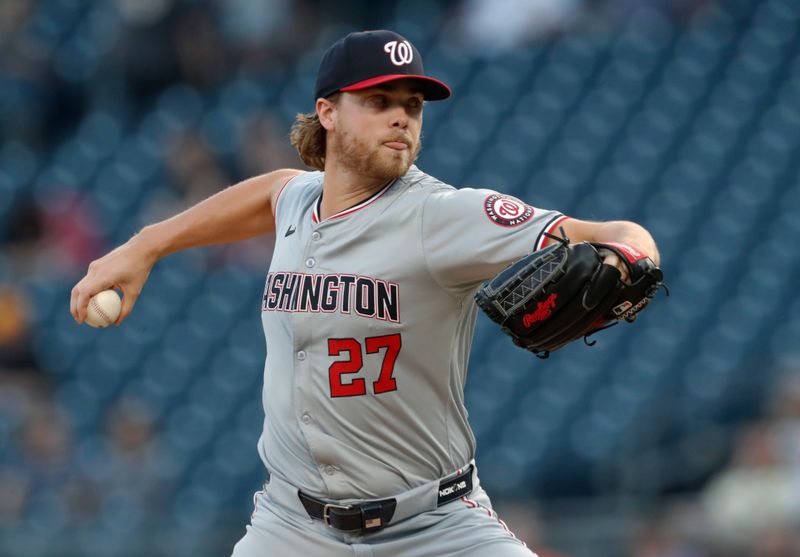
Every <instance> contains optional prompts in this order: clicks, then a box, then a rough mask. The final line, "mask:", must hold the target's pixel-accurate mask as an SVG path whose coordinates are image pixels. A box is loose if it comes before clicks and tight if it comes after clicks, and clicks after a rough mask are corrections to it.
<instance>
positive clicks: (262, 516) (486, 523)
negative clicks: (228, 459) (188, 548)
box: [231, 472, 536, 557]
mask: <svg viewBox="0 0 800 557" xmlns="http://www.w3.org/2000/svg"><path fill="white" fill-rule="evenodd" d="M473 474H474V476H473V486H474V488H473V490H472V493H471V494H469V495H468V496H466V497H463V498H461V499H456V500H455V501H451V502H450V503H447V504H445V505H442V506H441V507H438V508H436V489H437V486H438V482H437V483H436V484H432V485H431V486H428V489H427V490H422V492H421V490H419V489H417V490H412V491H415V493H411V495H410V497H412V498H418V497H422V498H424V501H423V502H422V503H423V505H427V506H428V507H429V508H430V510H427V511H424V512H420V513H418V514H415V515H413V516H411V517H408V518H405V517H403V516H402V515H403V510H402V509H403V506H405V507H406V508H408V507H414V508H418V507H419V504H420V501H419V500H416V501H412V505H408V504H405V505H404V502H403V499H401V498H399V497H398V505H397V511H396V515H395V520H394V521H393V522H392V523H390V524H389V526H387V527H385V528H384V529H382V530H379V531H377V532H374V533H368V534H348V533H343V532H339V531H338V530H335V529H333V528H330V527H328V526H327V525H325V524H324V523H323V522H322V521H321V520H315V519H312V518H310V517H309V516H308V514H307V513H306V511H305V509H304V508H303V506H302V504H301V503H300V499H299V498H298V496H297V488H295V487H293V486H291V485H290V484H288V483H287V482H285V481H283V480H281V479H278V478H276V477H273V478H272V479H271V480H270V481H269V483H268V484H266V485H265V486H264V490H263V491H259V492H258V493H256V496H255V497H254V499H255V511H254V512H253V515H252V517H251V524H249V525H247V533H246V534H245V535H244V537H243V538H242V539H241V540H239V542H238V543H237V544H236V546H234V548H233V554H232V556H231V557H536V554H535V553H533V552H531V550H529V549H528V548H527V547H526V546H525V544H523V543H522V542H521V541H519V540H518V539H517V538H516V537H514V534H512V533H511V532H510V531H509V530H508V529H507V528H506V526H505V524H503V522H502V521H501V520H500V519H499V518H498V516H497V515H496V514H495V513H494V511H493V510H492V509H491V502H490V500H489V497H488V496H487V495H486V492H485V491H484V490H483V489H482V488H481V487H480V484H479V482H478V478H477V472H474V473H473ZM406 503H408V497H406ZM398 519H399V520H398Z"/></svg>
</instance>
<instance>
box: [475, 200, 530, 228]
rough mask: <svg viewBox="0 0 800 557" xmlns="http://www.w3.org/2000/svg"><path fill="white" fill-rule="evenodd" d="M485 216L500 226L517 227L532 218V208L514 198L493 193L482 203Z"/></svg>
mask: <svg viewBox="0 0 800 557" xmlns="http://www.w3.org/2000/svg"><path fill="white" fill-rule="evenodd" d="M483 208H484V209H485V210H486V216H487V217H489V219H490V220H491V221H492V222H493V223H495V224H499V225H500V226H519V225H520V224H522V223H523V222H525V221H527V220H529V219H530V218H531V217H532V216H533V207H531V206H530V205H526V204H525V203H523V202H522V201H520V200H519V199H517V198H516V197H511V196H510V195H501V194H498V193H494V194H492V195H490V196H488V197H487V198H486V199H485V200H484V202H483Z"/></svg>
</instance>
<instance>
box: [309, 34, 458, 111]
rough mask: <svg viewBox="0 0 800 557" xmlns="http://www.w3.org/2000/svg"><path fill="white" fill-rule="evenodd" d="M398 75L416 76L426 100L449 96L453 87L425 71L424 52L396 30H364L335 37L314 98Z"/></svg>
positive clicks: (321, 66) (326, 53)
mask: <svg viewBox="0 0 800 557" xmlns="http://www.w3.org/2000/svg"><path fill="white" fill-rule="evenodd" d="M397 79H414V80H416V81H418V82H419V84H420V85H421V86H422V94H423V96H424V98H425V100H428V101H438V100H442V99H446V98H447V97H449V96H450V94H451V91H450V88H449V87H448V86H447V85H445V84H444V83H442V82H441V81H439V80H438V79H436V78H433V77H430V76H427V75H425V68H424V67H423V66H422V56H420V54H419V51H418V50H417V49H416V47H415V46H414V45H413V44H411V42H410V41H408V40H407V39H405V38H404V37H402V36H401V35H398V34H397V33H395V32H393V31H385V30H381V31H361V32H357V33H350V34H349V35H347V36H346V37H344V38H343V39H339V40H338V41H336V42H335V43H334V44H333V46H331V47H330V48H329V49H328V50H327V51H326V52H325V55H324V56H323V57H322V63H321V64H320V66H319V72H318V73H317V84H316V87H315V88H314V89H315V90H314V95H315V96H314V98H315V99H318V98H320V97H328V96H330V95H333V94H334V93H336V92H337V91H357V90H359V89H366V88H368V87H374V86H375V85H380V84H381V83H386V82H389V81H394V80H397Z"/></svg>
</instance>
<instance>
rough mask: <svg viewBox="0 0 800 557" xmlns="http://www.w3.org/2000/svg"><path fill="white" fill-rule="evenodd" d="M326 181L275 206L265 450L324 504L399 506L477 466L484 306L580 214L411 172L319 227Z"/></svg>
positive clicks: (296, 187)
mask: <svg viewBox="0 0 800 557" xmlns="http://www.w3.org/2000/svg"><path fill="white" fill-rule="evenodd" d="M323 178H324V174H323V173H322V172H307V173H304V174H301V175H299V176H297V177H295V178H293V179H291V180H290V181H289V182H288V183H287V184H286V185H285V186H284V188H283V190H282V191H281V193H280V194H279V196H278V198H277V200H276V207H275V221H276V243H275V250H274V254H273V257H272V263H271V266H270V269H269V274H268V277H267V281H266V287H265V290H264V298H263V304H262V309H263V312H262V320H263V325H264V332H265V335H266V341H267V359H266V365H265V369H264V391H263V403H264V411H265V419H264V430H263V433H262V435H261V438H260V440H259V454H260V455H261V458H262V459H263V461H264V463H265V465H266V467H267V469H268V471H269V473H270V474H272V475H276V474H277V475H278V476H279V477H281V478H282V479H284V480H285V481H287V482H289V483H290V484H292V485H294V486H297V487H299V488H301V489H303V491H305V492H307V493H309V494H311V495H315V496H318V497H322V498H326V499H337V500H338V499H372V498H380V497H386V496H392V495H394V494H397V493H401V492H404V491H406V490H408V489H411V488H413V487H415V486H418V485H421V484H423V483H425V482H429V481H431V480H433V479H436V478H440V477H443V476H445V475H446V474H449V473H452V472H453V471H454V470H456V469H458V468H460V467H462V466H464V465H465V464H466V463H468V462H469V461H470V460H471V459H472V458H473V457H474V453H475V439H474V437H473V434H472V431H471V430H470V427H469V424H468V423H467V412H466V410H465V408H464V397H463V392H464V383H465V380H466V374H467V362H468V358H469V352H470V345H471V342H472V334H473V327H474V323H475V317H476V306H475V303H474V302H473V294H474V292H475V290H476V288H477V287H478V286H480V284H481V283H482V281H484V280H486V279H488V278H490V277H492V276H494V275H495V274H496V273H498V272H499V271H500V270H502V269H503V268H504V267H505V266H506V265H507V264H509V263H510V262H512V261H514V260H516V259H518V258H520V257H522V256H523V255H525V254H527V253H530V252H531V251H533V250H535V249H538V248H539V247H541V245H542V244H543V242H544V235H543V233H544V232H545V231H551V230H554V229H555V228H556V227H557V226H558V224H559V222H560V221H561V220H562V219H563V218H565V217H563V215H561V214H560V213H557V212H553V211H547V210H542V209H538V208H534V207H531V206H529V205H526V204H524V203H523V202H521V201H519V200H517V199H515V198H513V197H510V196H507V195H502V194H499V193H497V192H494V191H491V190H486V189H455V188H453V187H451V186H449V185H446V184H444V183H442V182H440V181H438V180H436V179H435V178H433V177H431V176H429V175H427V174H425V173H424V172H422V171H420V170H419V169H417V168H416V167H415V166H412V167H411V168H410V169H409V171H408V172H407V173H406V175H405V176H403V177H401V178H399V179H397V180H394V181H392V182H391V183H388V184H387V185H386V186H384V187H383V188H382V189H380V191H378V192H376V193H375V194H374V195H373V196H372V197H370V198H369V199H367V200H365V201H363V202H362V203H360V204H358V205H357V206H355V207H352V208H350V209H348V210H346V211H342V212H340V213H338V214H336V215H333V216H331V217H329V218H326V219H325V220H323V221H320V219H319V206H320V202H321V194H322V184H323Z"/></svg>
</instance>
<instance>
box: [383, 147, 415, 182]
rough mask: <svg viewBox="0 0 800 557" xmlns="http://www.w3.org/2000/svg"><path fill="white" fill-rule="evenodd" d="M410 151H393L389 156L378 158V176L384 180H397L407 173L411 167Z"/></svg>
mask: <svg viewBox="0 0 800 557" xmlns="http://www.w3.org/2000/svg"><path fill="white" fill-rule="evenodd" d="M409 153H410V151H394V153H391V154H389V156H383V157H380V161H379V162H378V161H376V162H378V164H377V165H376V166H377V167H378V168H377V169H376V170H379V172H380V174H381V175H382V176H384V177H385V178H390V179H391V178H399V177H400V176H403V175H405V173H406V172H408V169H409V167H410V166H411V162H412V161H411V157H410V156H409Z"/></svg>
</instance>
